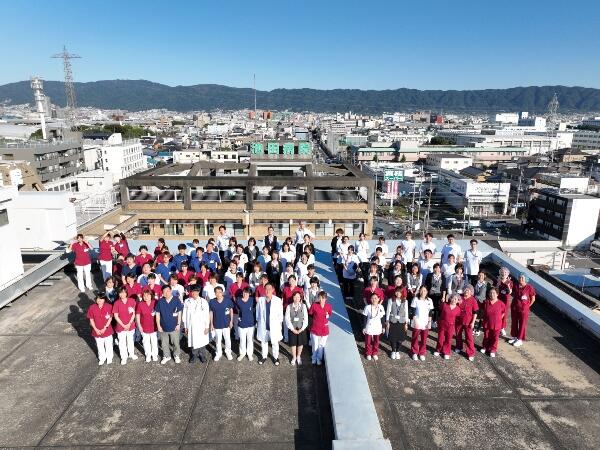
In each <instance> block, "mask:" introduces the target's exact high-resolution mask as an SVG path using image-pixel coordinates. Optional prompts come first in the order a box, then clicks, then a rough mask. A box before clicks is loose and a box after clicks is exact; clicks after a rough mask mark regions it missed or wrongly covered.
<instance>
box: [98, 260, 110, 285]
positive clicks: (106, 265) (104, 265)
mask: <svg viewBox="0 0 600 450" xmlns="http://www.w3.org/2000/svg"><path fill="white" fill-rule="evenodd" d="M99 262H100V269H102V279H103V280H104V281H106V280H107V279H108V277H110V276H112V260H110V261H99Z"/></svg>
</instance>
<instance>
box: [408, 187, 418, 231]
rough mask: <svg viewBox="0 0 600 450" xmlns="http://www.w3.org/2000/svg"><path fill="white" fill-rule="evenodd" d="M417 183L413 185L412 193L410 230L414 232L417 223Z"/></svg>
mask: <svg viewBox="0 0 600 450" xmlns="http://www.w3.org/2000/svg"><path fill="white" fill-rule="evenodd" d="M416 184H417V183H416V181H415V183H413V191H412V202H411V203H410V230H411V231H412V230H413V227H414V222H415V186H416Z"/></svg>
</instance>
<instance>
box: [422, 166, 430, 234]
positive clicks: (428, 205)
mask: <svg viewBox="0 0 600 450" xmlns="http://www.w3.org/2000/svg"><path fill="white" fill-rule="evenodd" d="M431 175H432V174H429V197H428V198H427V222H426V224H425V228H426V229H427V231H429V213H430V212H431V192H432V188H431V184H432V177H431ZM423 233H425V230H423Z"/></svg>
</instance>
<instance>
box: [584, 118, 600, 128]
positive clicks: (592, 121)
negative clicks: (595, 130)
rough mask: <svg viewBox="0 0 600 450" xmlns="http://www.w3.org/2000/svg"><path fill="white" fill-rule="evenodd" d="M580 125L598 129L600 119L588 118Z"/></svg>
mask: <svg viewBox="0 0 600 450" xmlns="http://www.w3.org/2000/svg"><path fill="white" fill-rule="evenodd" d="M581 124H582V125H587V126H592V127H600V117H589V118H587V119H583V120H582V121H581Z"/></svg>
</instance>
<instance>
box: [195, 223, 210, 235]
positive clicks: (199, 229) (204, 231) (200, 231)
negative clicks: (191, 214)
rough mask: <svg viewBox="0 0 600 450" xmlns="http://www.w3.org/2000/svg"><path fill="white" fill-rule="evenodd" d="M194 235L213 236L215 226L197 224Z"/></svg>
mask: <svg viewBox="0 0 600 450" xmlns="http://www.w3.org/2000/svg"><path fill="white" fill-rule="evenodd" d="M194 234H196V235H198V236H212V235H213V234H215V226H214V225H213V224H211V223H209V224H203V223H196V224H194Z"/></svg>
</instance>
